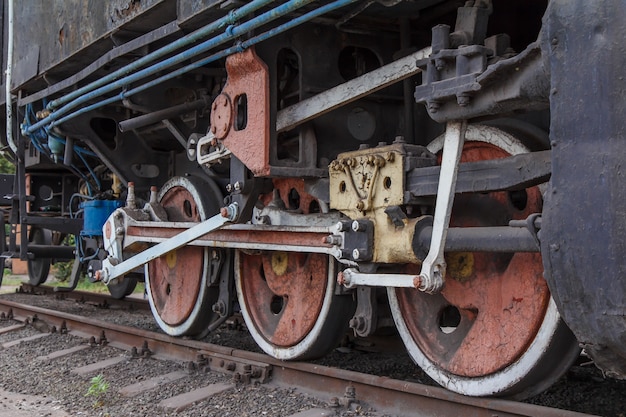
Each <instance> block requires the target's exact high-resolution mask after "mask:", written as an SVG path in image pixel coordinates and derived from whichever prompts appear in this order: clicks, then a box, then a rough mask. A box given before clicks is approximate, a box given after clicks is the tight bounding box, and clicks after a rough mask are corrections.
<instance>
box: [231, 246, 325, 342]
mask: <svg viewBox="0 0 626 417" xmlns="http://www.w3.org/2000/svg"><path fill="white" fill-rule="evenodd" d="M283 254H284V255H283V256H284V257H285V259H286V263H287V265H286V268H285V271H284V273H283V274H278V273H276V271H275V270H274V267H273V266H272V261H273V257H274V256H275V255H274V254H272V253H268V254H263V255H246V254H243V253H242V254H241V256H242V262H241V265H242V270H241V271H239V273H240V274H242V276H243V277H245V279H244V280H243V281H242V291H243V295H244V298H245V300H246V304H247V305H248V310H249V311H250V314H251V316H252V317H253V319H254V323H255V326H256V327H257V330H258V331H259V333H261V334H262V335H263V337H265V338H266V339H267V340H268V341H269V342H270V343H272V344H274V345H276V346H282V347H289V346H293V345H295V344H297V343H298V342H300V341H302V339H304V338H305V337H306V335H307V334H309V332H310V331H311V330H312V329H313V326H314V325H315V322H316V320H317V318H318V316H319V314H320V312H321V309H322V304H323V302H324V296H325V293H326V283H327V279H328V257H327V256H326V255H320V254H306V253H283ZM279 272H280V271H279Z"/></svg>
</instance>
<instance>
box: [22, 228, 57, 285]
mask: <svg viewBox="0 0 626 417" xmlns="http://www.w3.org/2000/svg"><path fill="white" fill-rule="evenodd" d="M29 241H30V242H31V243H33V244H35V245H51V244H52V232H51V231H50V230H47V229H40V228H38V227H36V228H32V229H31V231H30V239H29ZM27 267H28V283H29V284H30V285H41V284H43V283H44V282H46V280H47V279H48V274H49V273H50V258H38V259H29V260H28V264H27Z"/></svg>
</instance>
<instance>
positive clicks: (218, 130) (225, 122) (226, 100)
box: [211, 93, 233, 139]
mask: <svg viewBox="0 0 626 417" xmlns="http://www.w3.org/2000/svg"><path fill="white" fill-rule="evenodd" d="M232 122H233V108H232V105H231V100H230V97H229V96H228V95H227V94H224V93H222V94H220V95H219V96H217V97H216V98H215V100H214V101H213V105H212V106H211V133H213V135H215V138H216V139H224V138H225V137H226V135H228V132H229V130H230V126H231V124H232Z"/></svg>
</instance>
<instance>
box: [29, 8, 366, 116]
mask: <svg viewBox="0 0 626 417" xmlns="http://www.w3.org/2000/svg"><path fill="white" fill-rule="evenodd" d="M355 1H357V0H337V1H335V2H333V3H329V4H327V5H325V6H323V7H320V8H317V9H315V10H312V11H310V12H309V13H306V14H304V15H302V16H300V17H297V18H295V19H292V20H290V21H289V22H287V23H285V24H283V25H281V26H278V27H276V28H274V29H272V30H270V31H267V32H265V33H262V34H260V35H257V36H255V37H253V38H250V39H248V40H247V41H243V42H241V43H239V44H238V45H236V46H233V47H230V48H228V49H225V50H223V51H221V52H218V53H216V54H213V55H211V56H209V57H207V58H204V59H201V60H199V61H196V62H194V63H192V64H189V65H187V66H185V67H183V68H180V69H178V70H176V71H172V72H170V73H169V74H166V75H164V76H162V77H159V78H157V79H155V80H152V81H150V82H148V83H145V84H143V85H140V86H138V87H136V88H133V89H131V90H128V91H123V92H121V93H120V94H119V95H117V96H113V97H109V98H107V99H104V100H102V101H99V102H97V103H94V104H92V105H90V106H87V107H83V108H81V109H79V110H77V111H75V112H74V113H71V114H69V115H67V116H65V117H63V118H61V119H59V120H57V121H56V122H52V123H51V126H57V125H60V124H62V123H64V122H66V121H68V120H70V119H72V118H74V117H76V116H79V115H81V114H84V113H87V112H90V111H92V110H95V109H98V108H100V107H103V106H106V105H108V104H113V103H115V102H117V101H120V100H124V99H126V98H128V97H130V96H132V95H134V94H137V93H140V92H142V91H144V90H147V89H149V88H152V87H155V86H157V85H159V84H161V83H163V82H165V81H167V80H170V79H172V78H176V77H178V76H180V75H183V74H185V73H187V72H189V71H192V70H195V69H197V68H200V67H203V66H205V65H207V64H209V63H211V62H213V61H217V60H218V59H222V58H225V57H227V56H228V55H232V54H234V53H237V52H242V51H243V50H245V49H246V48H249V47H251V46H253V45H255V44H257V43H259V42H262V41H264V40H266V39H269V38H271V37H272V36H275V35H277V34H279V33H282V32H285V31H287V30H289V29H291V28H293V27H295V26H298V25H300V24H302V23H304V22H307V21H309V20H311V19H313V18H315V17H318V16H320V15H322V14H324V13H327V12H329V11H332V10H335V9H338V8H341V7H344V6H346V5H348V4H351V3H354V2H355ZM49 117H50V116H49ZM43 121H45V119H44V120H42V121H41V122H43ZM41 122H40V123H41ZM33 126H35V125H33Z"/></svg>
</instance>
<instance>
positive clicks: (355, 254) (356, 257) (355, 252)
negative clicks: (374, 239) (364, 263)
mask: <svg viewBox="0 0 626 417" xmlns="http://www.w3.org/2000/svg"><path fill="white" fill-rule="evenodd" d="M360 257H361V252H360V251H359V250H358V249H352V259H354V260H355V261H358V260H359V258H360Z"/></svg>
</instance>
